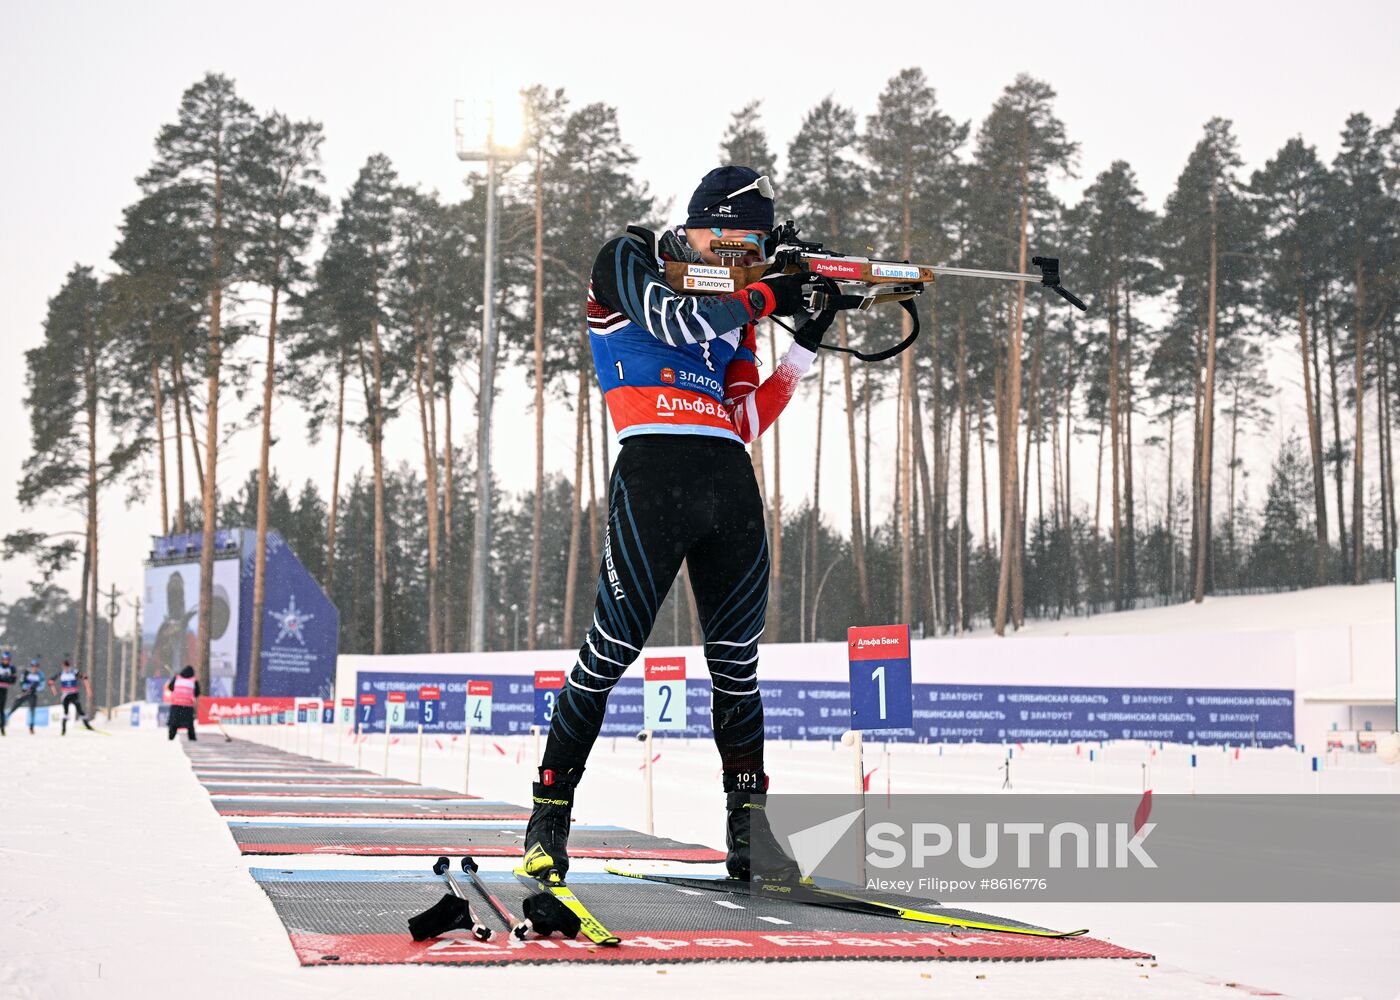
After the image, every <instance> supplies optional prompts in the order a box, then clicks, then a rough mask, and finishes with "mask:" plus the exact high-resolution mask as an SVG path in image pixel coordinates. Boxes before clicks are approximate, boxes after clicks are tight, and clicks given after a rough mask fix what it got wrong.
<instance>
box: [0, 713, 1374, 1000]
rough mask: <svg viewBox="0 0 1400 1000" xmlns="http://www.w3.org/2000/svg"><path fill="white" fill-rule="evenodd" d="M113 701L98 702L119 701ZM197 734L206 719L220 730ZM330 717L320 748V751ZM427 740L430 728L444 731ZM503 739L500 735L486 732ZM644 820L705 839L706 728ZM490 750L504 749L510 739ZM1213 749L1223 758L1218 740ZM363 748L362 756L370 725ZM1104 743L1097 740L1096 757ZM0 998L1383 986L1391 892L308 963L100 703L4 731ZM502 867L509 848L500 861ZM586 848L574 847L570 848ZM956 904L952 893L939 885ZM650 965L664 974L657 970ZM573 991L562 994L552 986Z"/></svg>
mask: <svg viewBox="0 0 1400 1000" xmlns="http://www.w3.org/2000/svg"><path fill="white" fill-rule="evenodd" d="M118 718H124V716H114V720H115V719H118ZM215 735H216V734H215V732H214V731H210V732H208V733H207V734H206V736H205V739H209V738H214V737H215ZM238 735H239V736H240V737H242V736H251V737H254V738H256V739H258V740H259V741H265V742H271V743H275V744H277V745H281V746H284V747H286V748H287V749H299V750H300V751H302V752H310V753H311V754H313V755H316V754H317V753H318V752H319V750H320V738H319V733H318V732H317V730H316V728H315V727H303V728H302V729H301V730H300V731H295V730H292V729H283V730H277V731H274V730H270V729H260V728H257V727H244V728H240V729H239V730H238ZM336 736H337V734H335V733H333V732H332V733H329V734H328V738H327V740H326V756H327V757H328V758H330V759H335V758H336V751H337V744H338V742H339V741H338V740H337V738H336ZM438 742H441V744H442V746H441V747H439V746H438V745H437V743H438ZM473 742H474V747H473V751H474V759H473V763H472V787H471V791H472V792H473V793H475V794H478V795H482V796H484V797H487V798H491V799H504V800H508V801H516V802H520V801H522V800H524V799H525V798H526V797H527V795H528V780H529V774H530V766H531V758H532V754H533V749H534V748H533V741H532V739H531V738H529V737H525V738H503V737H481V738H477V739H475V740H474V741H473ZM497 746H499V748H500V750H497V749H496V747H497ZM657 749H658V751H659V752H660V753H661V758H660V759H659V760H658V761H656V765H655V767H656V799H655V824H656V832H657V833H659V834H662V835H666V836H671V837H676V838H678V839H682V840H695V841H700V842H704V843H709V844H718V843H721V842H722V836H723V835H722V829H723V827H722V798H721V795H720V792H719V781H718V773H717V771H718V761H717V758H716V756H715V753H714V750H713V748H711V747H709V746H707V745H703V744H699V743H691V742H681V741H667V742H660V741H658V746H657ZM501 751H504V752H503V753H502V752H501ZM1186 753H1187V751H1184V750H1181V749H1173V748H1170V747H1168V748H1167V749H1166V750H1165V751H1163V752H1162V753H1159V754H1157V755H1155V756H1154V755H1153V754H1152V753H1151V751H1150V748H1148V747H1145V746H1141V745H1131V744H1114V745H1110V746H1108V747H1107V748H1106V749H1105V752H1104V754H1103V757H1102V759H1099V760H1096V761H1095V762H1094V763H1093V764H1092V765H1091V764H1089V763H1088V761H1087V759H1086V755H1084V754H1081V755H1078V756H1077V755H1075V752H1074V748H1073V747H1057V748H1049V747H1026V748H1025V749H1024V750H1018V751H1017V753H1016V757H1015V764H1014V768H1015V770H1014V771H1013V781H1014V787H1015V790H1016V791H1067V790H1100V791H1109V790H1117V791H1137V790H1138V789H1140V788H1141V785H1142V781H1143V778H1144V772H1143V768H1142V764H1143V763H1144V762H1147V763H1149V765H1150V771H1149V772H1148V780H1149V781H1150V782H1151V784H1152V786H1153V787H1154V789H1156V790H1157V791H1159V792H1168V791H1187V790H1189V785H1190V780H1191V776H1190V773H1189V772H1190V769H1189V767H1186V766H1185V760H1186V757H1185V754H1186ZM1216 753H1218V756H1216ZM1216 753H1212V752H1209V751H1207V752H1204V753H1203V756H1202V758H1201V763H1202V766H1201V767H1200V768H1198V769H1197V775H1196V782H1197V789H1198V790H1199V791H1203V792H1204V791H1216V790H1219V791H1224V790H1231V791H1243V790H1250V791H1303V792H1306V791H1314V790H1317V788H1318V784H1317V782H1318V779H1317V778H1316V777H1315V776H1314V775H1313V774H1312V773H1311V771H1309V770H1307V769H1306V768H1305V766H1304V763H1303V762H1302V760H1301V757H1302V755H1300V754H1298V753H1296V752H1295V751H1291V750H1271V751H1263V750H1246V751H1244V752H1243V753H1242V754H1241V756H1240V758H1239V759H1238V760H1236V759H1235V758H1234V755H1233V752H1231V753H1225V752H1216ZM342 754H343V759H345V760H346V761H347V762H354V760H355V759H356V757H357V755H362V757H363V763H364V766H366V767H367V768H370V769H374V770H378V769H380V768H381V767H382V763H383V759H384V755H383V746H382V743H380V742H378V741H377V740H374V739H371V740H370V742H368V743H366V744H364V745H363V749H362V750H359V751H357V750H356V749H354V748H352V746H351V744H350V743H349V742H346V743H345V744H344V747H343V750H342ZM641 754H642V749H641V747H640V746H639V745H638V744H636V743H633V742H630V741H616V742H615V743H614V741H612V740H605V741H603V742H602V743H600V744H599V748H598V752H597V753H596V754H595V757H594V759H593V761H591V762H590V766H589V773H588V776H587V778H586V779H585V782H584V784H583V785H582V786H581V789H580V795H579V802H578V809H577V815H578V819H579V821H580V822H603V821H606V822H613V823H623V824H626V825H629V826H636V827H640V826H643V825H644V824H645V816H644V809H643V806H642V801H643V795H642V777H641V772H640V770H639V765H640V763H641ZM866 754H867V756H866V767H867V769H869V768H871V767H876V768H880V770H877V771H876V773H875V775H874V776H873V779H872V790H877V791H882V790H883V788H884V785H885V780H886V777H888V780H889V784H890V787H891V788H892V789H893V790H894V791H895V792H911V791H918V790H933V789H940V790H945V791H951V790H957V791H985V792H988V793H998V794H999V793H1000V786H1001V780H1002V774H1001V772H1000V771H999V770H998V768H999V766H1000V764H1001V762H1002V760H1003V758H1004V752H1003V751H1001V750H1000V749H999V748H991V747H979V748H970V747H959V748H953V747H949V748H945V749H944V751H943V753H942V755H941V756H940V755H939V752H938V749H937V748H930V747H894V748H892V752H891V753H890V755H889V757H888V758H886V756H885V748H884V747H883V745H880V744H876V745H873V746H872V745H870V744H867V746H866ZM848 755H849V750H846V749H843V748H841V747H839V746H837V747H835V748H832V747H830V746H827V745H820V744H818V745H813V744H791V745H789V744H787V743H778V744H775V745H772V746H771V749H770V767H769V769H770V770H771V771H772V772H773V773H774V774H775V775H777V778H776V780H777V781H779V782H780V784H781V787H782V789H783V790H786V791H818V790H821V791H844V790H846V789H848V788H849V786H850V783H851V781H852V767H851V762H850V758H849V756H848ZM1095 756H1096V757H1098V754H1097V753H1096V755H1095ZM0 762H3V763H0V803H3V805H0V885H3V887H4V890H3V896H0V900H3V901H2V902H0V913H3V914H4V918H3V920H0V996H3V997H16V998H44V1000H48V998H62V997H79V996H81V997H108V996H112V997H136V996H142V997H154V996H176V995H184V994H187V993H190V992H194V993H196V994H197V995H199V996H200V997H201V998H213V997H235V996H236V997H239V998H240V1000H246V998H247V997H248V996H253V995H256V996H261V997H268V998H272V997H281V996H291V995H296V996H299V997H308V998H315V997H348V996H373V997H383V996H403V995H409V994H411V995H413V996H415V997H416V998H423V1000H427V998H434V997H439V996H441V997H452V998H453V1000H457V998H459V997H461V996H462V995H463V992H464V991H487V990H491V991H505V992H501V993H498V994H497V995H513V994H514V993H516V992H517V991H522V990H524V989H530V990H540V991H542V992H543V993H544V995H555V991H558V995H561V996H568V997H570V998H573V997H583V996H603V995H609V996H617V995H619V994H622V993H625V992H626V991H629V990H631V991H636V990H648V991H652V992H655V991H656V990H658V989H665V990H667V991H672V992H675V993H678V994H680V995H725V994H727V995H749V996H763V995H772V994H776V993H778V992H779V991H782V992H784V993H787V994H792V993H794V992H799V991H800V992H801V993H802V994H805V995H809V996H813V997H828V996H830V997H837V996H841V997H848V996H906V995H908V996H913V995H920V996H928V995H939V996H948V997H969V996H971V997H978V998H1003V997H1004V998H1026V997H1043V998H1050V1000H1059V998H1065V1000H1069V998H1079V997H1134V998H1143V1000H1152V998H1158V997H1162V998H1167V997H1170V998H1185V997H1191V998H1197V997H1199V998H1215V997H1238V996H1239V995H1241V993H1242V992H1243V990H1242V989H1241V988H1240V987H1239V986H1232V985H1230V984H1248V985H1249V986H1252V987H1256V988H1260V989H1266V990H1274V991H1278V992H1281V993H1285V994H1289V995H1293V996H1303V997H1319V998H1329V1000H1333V998H1335V1000H1341V998H1344V997H1365V998H1374V1000H1391V998H1394V997H1396V996H1400V963H1397V962H1396V961H1395V959H1394V957H1393V950H1394V942H1395V940H1396V934H1397V932H1400V905H1385V906H1340V905H1332V906H1317V905H1307V906H1304V905H1294V906H1275V905H1269V906H1263V905H1244V904H1239V905H1211V906H1194V905H1193V906H1186V905H1164V904H1133V905H1100V904H1083V903H1079V904H1016V905H1015V906H1014V907H1013V906H1002V907H1000V909H1001V910H1004V911H1006V913H1007V915H1009V916H1015V917H1018V918H1021V919H1027V920H1032V921H1037V922H1041V923H1044V924H1048V925H1052V926H1054V925H1071V924H1073V925H1075V926H1085V925H1087V926H1089V927H1091V928H1092V932H1093V934H1094V936H1096V937H1100V938H1105V939H1107V940H1110V941H1114V942H1117V943H1119V944H1122V945H1125V946H1128V947H1132V948H1139V949H1142V950H1145V951H1151V952H1153V953H1155V954H1156V955H1157V956H1158V963H1157V964H1151V963H1143V964H1138V963H1135V962H1132V961H1123V962H1110V961H1081V962H1052V963H1042V964H1015V965H1002V964H985V963H979V964H961V963H925V962H892V963H884V962H881V963H874V962H840V963H808V964H802V965H793V964H790V963H783V964H773V965H749V964H733V965H721V964H716V965H705V966H685V965H673V966H665V965H661V966H616V967H598V966H594V967H568V968H564V967H549V968H545V967H517V968H513V969H512V968H504V969H502V968H461V967H457V968H423V967H405V966H386V967H345V968H309V969H303V968H301V967H300V966H298V965H297V963H296V961H295V959H294V957H293V955H292V950H291V948H290V946H289V944H288V942H287V937H286V934H285V932H284V930H283V928H282V926H281V924H280V922H279V921H278V919H277V917H276V916H275V914H274V913H273V909H272V906H271V904H270V903H269V902H268V900H267V898H266V897H265V896H264V894H263V892H262V890H261V889H259V888H258V886H257V885H256V884H255V883H254V882H253V881H252V879H251V878H250V877H249V876H248V874H247V869H248V868H249V867H252V866H254V865H261V866H265V865H266V864H267V860H268V859H266V858H263V859H257V858H248V859H245V858H242V857H240V856H239V855H238V853H237V851H236V848H235V847H234V844H233V841H232V839H231V838H230V836H229V834H228V830H227V826H226V824H225V821H224V820H223V819H222V818H220V817H219V816H217V815H216V814H215V812H214V810H213V808H212V807H211V805H210V802H209V797H208V795H207V793H206V792H205V791H204V789H203V788H201V786H200V785H199V784H198V782H197V781H196V780H195V779H194V776H193V774H192V773H191V770H190V765H189V761H188V760H187V758H186V757H185V755H184V754H183V753H182V752H181V751H180V749H179V748H178V747H176V746H173V745H171V744H169V743H167V742H166V741H165V739H164V738H163V734H162V733H157V732H156V731H154V730H150V729H146V730H140V731H133V730H130V729H128V728H126V727H125V726H121V727H118V726H117V725H116V724H115V722H114V723H113V728H112V735H110V736H105V737H104V736H94V735H91V734H86V733H75V734H73V735H71V736H69V737H66V738H59V737H58V735H57V732H56V731H54V730H52V729H51V730H49V731H48V732H47V733H41V735H38V736H34V737H30V736H29V735H28V734H27V733H24V732H23V730H22V728H21V729H19V730H15V729H12V730H11V735H10V736H9V737H8V738H7V739H6V740H5V741H3V743H0ZM416 770H417V745H416V739H414V738H412V737H410V738H408V739H407V740H403V741H401V742H400V743H399V744H398V745H396V746H394V747H393V749H392V755H391V762H390V774H391V775H392V776H394V777H399V778H407V779H410V780H412V779H414V778H415V777H416ZM462 771H463V755H462V744H461V741H460V740H457V741H455V742H454V741H452V740H440V741H435V740H433V739H432V738H429V739H428V740H427V742H426V747H425V752H424V764H423V780H424V781H425V782H426V783H429V784H438V785H442V786H445V787H448V788H454V787H455V788H460V787H461V783H462ZM1394 786H1395V769H1388V768H1384V767H1382V766H1380V765H1379V764H1378V762H1377V761H1376V760H1375V759H1374V758H1359V757H1356V756H1354V755H1352V756H1341V757H1339V759H1338V760H1337V761H1336V762H1335V763H1334V765H1333V766H1330V767H1329V768H1328V769H1326V770H1324V772H1323V774H1322V777H1321V786H1320V788H1321V791H1322V792H1323V793H1329V792H1337V791H1343V790H1346V791H1363V790H1366V791H1381V792H1384V791H1390V790H1393V789H1394ZM276 864H278V865H279V866H281V867H316V868H324V867H342V868H403V867H418V866H420V865H422V864H424V859H421V858H418V859H398V858H355V857H344V858H329V857H327V856H324V855H322V856H317V857H314V858H313V857H287V858H279V859H278V860H277V862H276ZM595 864H596V863H595ZM503 866H504V865H503ZM578 866H579V867H580V868H584V867H588V864H587V863H586V862H579V863H578ZM947 902H956V901H947ZM662 977H664V978H662ZM565 991H567V992H565Z"/></svg>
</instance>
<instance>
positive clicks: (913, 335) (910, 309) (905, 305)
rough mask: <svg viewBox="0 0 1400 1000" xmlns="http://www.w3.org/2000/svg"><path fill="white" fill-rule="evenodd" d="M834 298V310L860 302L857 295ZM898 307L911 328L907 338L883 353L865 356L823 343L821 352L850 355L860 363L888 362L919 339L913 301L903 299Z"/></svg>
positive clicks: (861, 352)
mask: <svg viewBox="0 0 1400 1000" xmlns="http://www.w3.org/2000/svg"><path fill="white" fill-rule="evenodd" d="M835 298H836V308H838V309H850V308H852V307H853V306H856V305H859V304H860V302H861V297H860V296H859V295H839V296H835ZM845 299H850V300H852V301H851V302H850V303H849V304H848V303H846V302H845V301H843V300H845ZM899 306H900V308H901V309H903V310H904V311H905V312H907V313H908V314H909V319H910V320H911V321H912V322H913V327H912V329H910V331H909V336H907V337H905V338H904V339H903V340H901V341H900V342H899V343H897V344H895V345H894V346H893V347H886V348H885V349H884V350H883V351H873V352H871V353H869V354H866V353H865V352H863V351H858V350H856V349H855V348H854V347H842V346H840V345H839V344H828V343H825V342H823V344H822V350H824V351H839V352H841V353H842V354H851V355H854V356H855V357H857V358H859V359H860V360H861V361H865V362H873V361H888V360H889V359H890V358H892V357H894V356H895V355H897V354H902V353H903V352H904V351H906V350H908V349H909V347H910V346H912V345H913V343H914V341H915V340H917V339H919V311H918V310H917V309H915V308H914V300H913V299H905V300H903V301H902V302H900V303H899Z"/></svg>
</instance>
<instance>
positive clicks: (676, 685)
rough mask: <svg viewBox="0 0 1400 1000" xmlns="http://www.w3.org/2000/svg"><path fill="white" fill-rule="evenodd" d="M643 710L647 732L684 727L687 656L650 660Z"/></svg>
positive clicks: (643, 695)
mask: <svg viewBox="0 0 1400 1000" xmlns="http://www.w3.org/2000/svg"><path fill="white" fill-rule="evenodd" d="M642 709H643V719H644V721H643V725H645V726H646V727H647V728H648V729H657V730H668V729H684V728H685V657H683V656H670V657H650V656H649V657H647V660H646V672H645V675H644V677H643V681H642Z"/></svg>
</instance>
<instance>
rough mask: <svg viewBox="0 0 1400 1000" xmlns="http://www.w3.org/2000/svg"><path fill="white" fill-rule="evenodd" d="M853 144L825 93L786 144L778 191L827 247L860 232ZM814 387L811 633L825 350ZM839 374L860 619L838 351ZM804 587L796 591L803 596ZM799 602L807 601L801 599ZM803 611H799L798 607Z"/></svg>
mask: <svg viewBox="0 0 1400 1000" xmlns="http://www.w3.org/2000/svg"><path fill="white" fill-rule="evenodd" d="M856 144H857V133H856V115H855V112H854V111H852V110H850V109H849V108H845V107H842V106H840V105H838V104H836V103H835V102H834V101H832V99H831V98H829V97H828V98H826V99H824V100H823V101H822V102H821V103H820V104H818V105H817V106H816V107H815V108H813V109H812V110H811V111H810V112H808V113H807V115H806V117H805V118H804V119H803V121H802V127H801V129H799V131H798V133H797V136H796V137H795V138H794V139H793V141H792V145H791V146H790V147H789V148H788V168H789V176H788V179H787V183H786V184H785V190H784V198H785V199H786V200H787V204H788V205H789V206H790V207H791V208H792V210H793V212H794V213H795V214H796V215H797V216H798V217H799V218H801V219H802V225H803V229H805V230H806V231H807V232H808V233H810V234H812V235H813V236H816V237H820V238H821V239H822V240H828V239H829V240H830V245H831V246H833V247H841V246H845V245H855V246H863V245H865V243H866V242H867V241H866V240H865V238H864V235H865V227H864V222H865V217H864V213H865V209H866V206H865V202H866V199H867V197H868V191H867V189H866V186H865V180H864V177H865V175H864V171H863V170H862V168H861V166H860V164H859V162H858V161H857V159H856V157H855V152H856ZM836 323H837V336H838V338H839V339H838V343H839V344H840V346H842V347H849V346H850V329H849V319H848V317H847V314H846V313H845V312H842V313H839V314H838V315H837V318H836ZM820 365H821V367H820V370H819V378H818V392H817V431H818V444H817V454H816V456H815V461H814V467H813V476H814V482H813V487H812V511H811V517H810V518H809V521H810V526H809V532H808V539H807V550H808V558H807V560H806V561H805V562H804V564H803V565H804V566H806V567H807V573H808V574H809V575H811V576H812V577H813V584H812V586H811V588H810V593H811V601H812V612H811V618H810V620H811V623H812V624H811V632H812V634H815V632H816V629H817V627H818V624H817V619H816V602H817V594H818V592H819V589H820V582H819V581H817V580H816V579H815V575H816V574H817V573H818V572H819V569H818V567H819V566H820V565H821V562H820V560H819V558H818V556H819V552H818V543H819V540H820V537H821V495H820V494H821V441H820V433H821V424H822V409H823V406H824V403H825V396H826V355H825V354H823V355H822V356H821V359H820ZM841 380H842V388H843V391H844V394H845V404H846V405H845V410H846V441H847V445H848V448H847V457H848V459H849V475H850V492H851V553H852V560H853V562H854V569H855V574H856V594H857V600H858V603H857V607H858V608H859V610H860V616H861V619H862V620H865V619H868V618H869V614H870V610H869V609H870V583H869V579H868V576H867V571H866V565H865V528H864V527H863V525H862V520H861V506H860V498H861V484H860V465H859V463H858V461H857V453H856V405H855V394H854V387H853V384H852V381H851V356H850V355H849V354H842V355H841ZM804 597H805V594H799V600H803V598H804ZM802 606H804V608H805V601H803V605H802ZM803 614H804V615H805V610H804V612H803Z"/></svg>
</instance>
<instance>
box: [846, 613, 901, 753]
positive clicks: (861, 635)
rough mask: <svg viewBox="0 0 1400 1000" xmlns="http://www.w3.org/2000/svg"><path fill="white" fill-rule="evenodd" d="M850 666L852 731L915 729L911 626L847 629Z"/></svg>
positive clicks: (874, 626) (873, 626) (875, 626)
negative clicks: (910, 645) (910, 656)
mask: <svg viewBox="0 0 1400 1000" xmlns="http://www.w3.org/2000/svg"><path fill="white" fill-rule="evenodd" d="M846 637H847V646H848V650H847V652H848V654H849V657H850V665H851V728H852V729H912V728H913V727H914V684H913V678H912V671H911V669H910V664H909V626H908V625H872V626H868V627H856V628H852V629H849V630H847V633H846Z"/></svg>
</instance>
